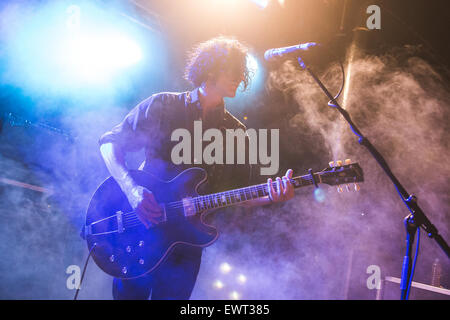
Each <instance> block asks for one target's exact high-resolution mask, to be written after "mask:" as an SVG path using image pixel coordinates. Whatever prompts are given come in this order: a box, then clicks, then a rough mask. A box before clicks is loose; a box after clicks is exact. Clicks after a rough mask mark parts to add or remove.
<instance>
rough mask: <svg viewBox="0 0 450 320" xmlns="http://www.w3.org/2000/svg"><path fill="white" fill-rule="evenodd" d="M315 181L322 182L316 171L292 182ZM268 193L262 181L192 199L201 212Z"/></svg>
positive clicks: (302, 183)
mask: <svg viewBox="0 0 450 320" xmlns="http://www.w3.org/2000/svg"><path fill="white" fill-rule="evenodd" d="M313 179H314V180H313ZM314 181H317V183H320V182H321V178H320V175H319V174H317V173H314V174H312V175H311V174H307V175H304V176H299V177H295V178H291V183H292V185H293V186H294V188H301V187H305V186H310V185H312V184H314ZM272 185H273V186H274V189H276V182H272ZM268 195H269V190H268V185H267V183H261V184H257V185H253V186H249V187H244V188H239V189H233V190H228V191H224V192H218V193H212V194H208V195H203V196H197V197H195V198H193V199H192V200H193V202H194V204H195V207H196V211H197V212H200V211H203V210H206V209H213V208H222V207H228V206H232V205H236V204H240V203H243V202H246V201H250V200H254V199H259V198H264V197H267V196H268Z"/></svg>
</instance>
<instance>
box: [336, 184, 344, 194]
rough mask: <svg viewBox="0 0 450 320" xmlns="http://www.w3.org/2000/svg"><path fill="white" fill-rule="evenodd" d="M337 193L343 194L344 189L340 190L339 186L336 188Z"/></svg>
mask: <svg viewBox="0 0 450 320" xmlns="http://www.w3.org/2000/svg"><path fill="white" fill-rule="evenodd" d="M337 192H338V193H342V192H344V189H342V187H341V186H340V185H339V186H337Z"/></svg>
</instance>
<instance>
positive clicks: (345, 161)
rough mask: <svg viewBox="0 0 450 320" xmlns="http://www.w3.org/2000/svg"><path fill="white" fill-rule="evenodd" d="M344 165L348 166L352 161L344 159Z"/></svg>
mask: <svg viewBox="0 0 450 320" xmlns="http://www.w3.org/2000/svg"><path fill="white" fill-rule="evenodd" d="M344 163H345V164H350V163H352V161H351V160H350V159H345V160H344Z"/></svg>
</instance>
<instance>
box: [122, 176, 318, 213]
mask: <svg viewBox="0 0 450 320" xmlns="http://www.w3.org/2000/svg"><path fill="white" fill-rule="evenodd" d="M309 181H311V180H309ZM274 184H275V186H276V182H275V183H273V184H272V185H274ZM255 190H256V191H257V192H256V193H258V192H259V191H264V192H266V193H267V191H268V188H267V185H266V184H261V185H256V186H251V187H246V188H242V189H237V190H234V191H233V190H230V191H224V192H219V193H215V194H210V195H200V196H197V197H195V198H193V199H192V202H194V203H195V204H199V203H200V204H203V203H204V202H205V201H213V202H214V203H216V201H214V199H221V198H223V197H224V196H225V197H227V196H228V198H229V199H230V201H231V198H230V196H233V197H234V196H235V195H239V199H242V197H241V196H240V195H241V194H243V195H244V196H246V194H247V191H248V192H249V194H250V195H252V194H254V192H252V191H255ZM258 196H259V193H258ZM252 199H253V198H252ZM246 200H248V199H246ZM232 203H233V202H232ZM227 204H228V203H227ZM182 207H184V203H183V200H180V201H174V202H169V203H167V204H166V208H169V209H177V208H182ZM133 213H135V212H134V211H132V212H127V213H124V214H123V215H122V216H123V217H126V216H127V215H129V214H133Z"/></svg>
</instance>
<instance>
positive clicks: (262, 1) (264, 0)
mask: <svg viewBox="0 0 450 320" xmlns="http://www.w3.org/2000/svg"><path fill="white" fill-rule="evenodd" d="M252 1H253V2H254V3H256V4H257V5H258V7H260V8H261V9H264V8H265V7H267V5H268V4H269V1H270V0H252Z"/></svg>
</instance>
